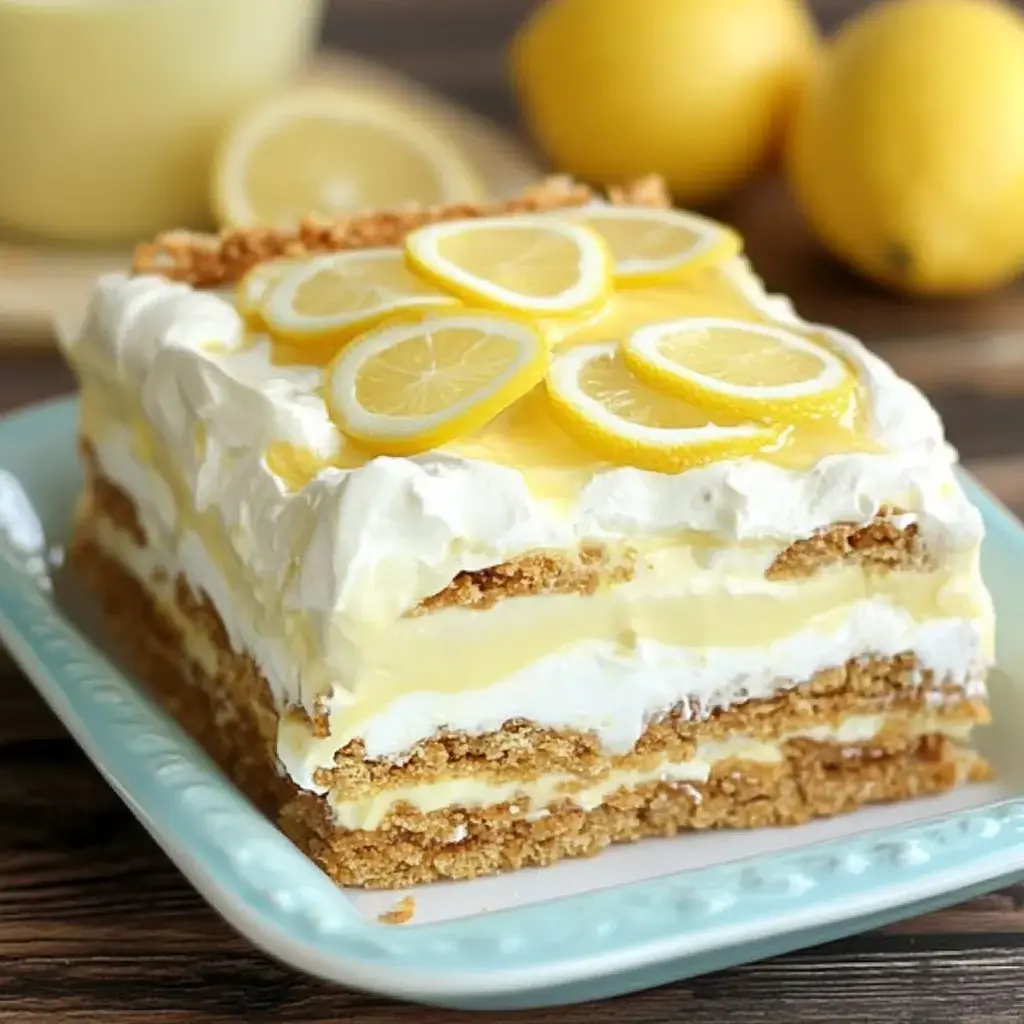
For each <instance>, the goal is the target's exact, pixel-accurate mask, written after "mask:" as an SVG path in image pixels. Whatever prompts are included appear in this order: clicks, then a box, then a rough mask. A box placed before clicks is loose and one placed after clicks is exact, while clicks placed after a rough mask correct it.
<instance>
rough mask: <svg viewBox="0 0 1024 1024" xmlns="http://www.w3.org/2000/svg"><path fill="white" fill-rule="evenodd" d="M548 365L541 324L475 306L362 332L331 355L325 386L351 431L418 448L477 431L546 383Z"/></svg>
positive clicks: (392, 445)
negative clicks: (477, 308)
mask: <svg viewBox="0 0 1024 1024" xmlns="http://www.w3.org/2000/svg"><path fill="white" fill-rule="evenodd" d="M547 364H548V346H547V342H546V340H545V339H544V336H543V335H542V334H541V332H540V331H538V330H537V329H536V328H535V327H534V326H533V325H532V324H530V323H528V322H527V321H526V320H521V319H519V318H516V317H510V316H504V315H502V314H497V313H488V312H476V311H472V312H465V313H456V314H451V315H444V316H433V317H430V318H429V319H427V320H424V321H422V322H420V323H394V324H387V325H385V326H382V327H379V328H378V329H377V330H375V331H371V332H370V333H368V334H364V335H362V336H361V337H359V338H357V339H356V340H355V341H353V342H352V343H351V344H350V345H348V346H347V347H346V348H344V349H342V351H341V352H340V353H339V354H338V355H337V356H336V357H335V359H334V361H333V362H332V363H331V365H330V367H329V368H328V371H327V380H326V388H325V391H326V396H327V403H328V406H329V407H330V410H331V414H332V416H333V417H334V420H335V422H336V423H337V424H338V426H339V427H340V428H341V430H342V431H343V432H344V433H346V434H347V435H348V436H349V437H352V438H354V439H355V440H357V441H359V442H361V443H362V444H364V445H365V446H366V447H368V448H370V449H372V450H373V451H376V452H381V453H384V454H390V455H413V454H415V453H417V452H423V451H427V450H429V449H431V448H437V447H439V446H440V445H442V444H444V443H445V442H447V441H451V440H453V439H454V438H456V437H459V436H460V435H463V434H469V433H472V432H473V431H475V430H478V429H479V428H480V427H482V426H483V425H484V424H485V423H487V422H488V421H489V420H491V419H493V418H494V417H495V416H497V415H498V413H500V412H501V411H502V410H503V409H505V408H507V407H508V406H509V405H511V404H512V403H513V402H514V401H515V400H516V399H517V398H520V397H522V396H523V395H524V394H526V392H527V391H529V390H530V389H531V388H532V387H534V386H535V385H537V384H538V383H539V382H540V381H541V380H542V379H543V378H544V372H545V370H546V369H547Z"/></svg>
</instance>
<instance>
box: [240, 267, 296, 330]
mask: <svg viewBox="0 0 1024 1024" xmlns="http://www.w3.org/2000/svg"><path fill="white" fill-rule="evenodd" d="M294 266H295V261H294V260H267V261H266V262H265V263H257V264H256V266H254V267H253V268H252V269H251V270H250V271H248V273H246V274H245V276H244V277H243V278H242V279H241V281H239V282H238V286H237V288H236V289H235V308H236V309H237V310H238V313H239V315H240V316H241V317H242V319H243V320H244V321H245V322H246V323H247V324H249V325H250V326H251V327H263V326H264V325H263V316H262V313H261V310H262V309H263V303H264V302H265V301H266V298H267V296H268V295H269V294H270V290H271V288H273V287H274V285H276V284H277V282H278V281H280V280H281V278H282V277H283V276H284V275H285V273H287V271H288V270H290V269H291V268H292V267H294Z"/></svg>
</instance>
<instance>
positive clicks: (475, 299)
mask: <svg viewBox="0 0 1024 1024" xmlns="http://www.w3.org/2000/svg"><path fill="white" fill-rule="evenodd" d="M551 225H552V221H551V219H550V218H547V217H544V216H540V215H535V216H527V215H515V216H507V217H487V218H479V219H475V220H469V221H447V222H441V223H439V224H428V225H426V226H425V227H422V228H417V229H416V230H414V231H411V232H409V234H408V235H407V236H406V238H405V255H406V261H407V264H408V266H409V269H410V270H412V271H413V273H415V274H416V275H417V276H418V277H421V278H422V279H423V280H424V281H427V282H428V283H429V284H432V285H433V286H434V287H435V288H440V289H442V290H443V291H446V292H448V293H450V294H452V295H455V296H458V298H460V299H462V300H463V302H465V303H466V304H468V305H473V306H476V307H478V308H483V309H491V310H497V311H500V312H509V313H527V314H531V315H534V316H540V317H548V318H552V319H555V318H559V317H573V316H580V315H586V314H588V313H593V312H596V311H597V310H599V309H600V308H601V307H603V306H604V304H605V303H606V302H607V300H608V296H609V295H610V293H611V289H612V285H613V282H614V275H613V267H614V261H613V259H612V254H611V251H610V250H609V249H608V246H607V245H606V244H605V241H604V239H603V238H601V236H600V235H599V234H598V233H597V232H596V231H592V230H591V229H590V228H586V227H584V226H582V225H578V224H572V225H568V224H563V225H562V227H563V228H566V227H568V228H570V229H571V233H572V234H573V235H574V236H575V238H576V239H577V240H578V247H579V249H580V255H581V264H583V266H582V273H581V279H582V278H584V277H585V276H586V275H587V274H588V273H589V276H590V281H589V282H588V287H587V288H579V293H578V295H577V296H574V297H573V298H572V299H563V300H561V301H555V300H552V299H550V298H541V299H538V298H536V297H530V296H526V295H522V294H521V293H516V292H512V291H509V290H507V289H504V288H501V287H500V286H496V285H492V284H490V283H489V282H488V281H487V280H486V279H485V278H480V277H477V276H476V275H473V274H470V273H468V272H466V271H463V270H462V269H461V268H459V267H458V266H456V265H455V264H453V263H451V262H450V261H449V260H447V259H446V258H445V257H443V256H441V255H440V253H439V252H438V250H437V243H438V242H439V241H440V240H441V239H442V238H444V237H445V236H447V235H452V234H455V233H457V232H458V231H482V230H486V229H487V228H488V227H509V228H514V229H516V230H528V229H531V228H532V229H534V230H551V229H552V228H551ZM563 233H564V232H563ZM563 294H564V293H563Z"/></svg>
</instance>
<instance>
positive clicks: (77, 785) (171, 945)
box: [0, 0, 1024, 1024]
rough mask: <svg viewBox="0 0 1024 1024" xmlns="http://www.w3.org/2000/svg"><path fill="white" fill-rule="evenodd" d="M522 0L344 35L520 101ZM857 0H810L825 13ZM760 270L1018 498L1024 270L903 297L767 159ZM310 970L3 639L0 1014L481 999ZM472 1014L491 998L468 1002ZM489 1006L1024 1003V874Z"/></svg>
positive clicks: (16, 395)
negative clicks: (1008, 281)
mask: <svg viewBox="0 0 1024 1024" xmlns="http://www.w3.org/2000/svg"><path fill="white" fill-rule="evenodd" d="M530 6H531V3H530V0H345V2H343V3H342V2H339V3H337V4H335V6H334V8H333V10H332V12H331V15H330V18H329V21H328V26H327V32H328V35H329V38H330V40H331V41H332V42H337V43H342V44H344V45H346V46H349V47H352V48H354V49H357V50H360V51H362V52H365V53H367V54H369V55H372V56H375V57H378V58H383V59H386V60H388V61H389V62H390V63H392V64H393V65H394V66H395V67H398V68H400V69H402V70H404V71H407V72H412V73H415V74H418V75H419V76H420V77H421V78H422V79H424V80H425V81H427V82H429V84H431V85H432V86H434V87H435V88H439V89H442V90H444V91H446V92H448V93H449V94H450V95H452V96H454V97H456V98H458V99H460V100H461V101H463V102H466V103H469V104H470V105H471V106H473V107H475V108H476V109H477V110H479V111H481V112H483V113H485V114H487V115H489V116H491V117H495V118H497V119H504V120H506V121H507V122H511V116H512V108H511V104H510V102H509V100H508V97H507V93H506V91H505V85H504V81H503V76H502V50H503V47H504V44H505V41H506V40H507V38H508V36H509V34H510V33H511V31H512V30H513V29H514V27H515V25H516V24H517V23H518V21H519V19H520V18H521V17H522V15H523V13H524V12H525V11H526V10H527V9H528V8H529V7H530ZM854 6H856V4H854V3H851V2H848V0H847V2H838V0H833V2H823V3H821V4H819V10H820V11H821V13H822V15H823V18H825V19H830V20H834V19H836V18H838V17H839V16H840V15H841V14H842V13H843V12H845V11H847V10H849V9H850V8H852V7H854ZM725 212H726V213H727V214H728V215H729V216H730V217H731V218H732V219H734V220H735V221H736V222H737V223H738V224H739V226H740V227H741V229H743V230H744V232H745V233H746V235H747V238H748V243H749V249H750V251H751V253H752V254H753V256H754V259H755V261H756V263H757V265H758V266H759V269H760V270H761V271H762V272H763V274H764V276H765V277H766V279H767V281H768V283H769V285H770V286H772V287H775V288H780V289H783V290H786V291H787V292H789V293H790V294H791V295H793V296H794V297H795V299H796V301H797V304H798V306H799V307H800V308H801V310H802V311H803V312H804V313H805V314H806V315H808V316H812V317H815V318H818V319H821V320H827V321H829V322H832V323H836V324H838V325H840V326H842V327H845V328H847V329H850V330H852V331H855V332H857V333H860V334H862V335H863V336H864V337H866V338H867V339H868V341H869V342H870V343H871V345H872V346H873V347H874V348H875V349H876V351H879V352H880V353H882V354H883V355H884V356H885V357H886V358H888V359H890V360H891V361H892V362H893V364H894V365H895V366H896V367H897V369H898V370H899V371H900V372H901V373H904V374H905V375H906V376H908V377H910V378H911V379H913V380H915V381H917V382H918V383H919V384H920V385H921V386H922V388H923V389H924V390H925V391H926V392H927V393H928V394H929V396H930V397H931V398H932V399H933V401H934V402H935V404H936V406H937V407H938V409H939V411H940V412H941V413H942V415H943V416H944V417H945V419H946V422H947V425H948V429H949V434H950V437H951V439H952V440H953V442H954V443H955V444H957V445H958V447H959V448H960V449H961V452H962V454H963V456H964V458H965V460H966V461H967V462H968V464H969V465H970V466H971V467H972V468H973V469H974V470H975V471H976V472H977V473H978V475H979V476H980V477H981V478H982V480H983V481H985V482H986V483H987V484H988V485H989V486H990V487H991V488H992V489H993V490H994V491H995V492H996V493H997V494H998V495H999V496H1001V497H1002V498H1003V499H1004V500H1005V501H1007V502H1008V503H1009V504H1010V505H1011V507H1013V508H1014V509H1015V510H1016V511H1017V512H1018V513H1019V514H1024V289H1022V288H1021V287H1015V288H1010V289H1008V290H1007V291H1005V292H1004V293H1002V294H998V295H993V296H987V297H985V298H984V299H979V300H974V301H971V302H957V303H919V302H911V301H905V300H898V299H895V298H892V297H891V296H887V295H885V294H883V293H881V292H879V291H876V290H874V289H872V288H869V287H867V286H865V285H863V284H861V283H859V282H857V281H856V280H854V279H853V278H852V277H850V276H849V275H847V274H845V273H844V272H842V271H841V270H839V269H838V268H836V267H835V266H834V265H833V264H831V263H830V262H828V261H827V260H826V259H824V258H823V257H822V256H821V254H820V253H819V252H818V250H817V249H816V248H815V247H814V246H813V244H812V243H811V242H810V241H809V240H808V239H807V237H806V235H805V234H804V233H803V232H802V231H801V230H800V228H799V225H798V223H797V221H796V220H795V218H794V217H793V213H792V209H791V207H790V205H789V201H788V199H787V197H786V195H785V192H784V190H783V189H782V188H781V186H780V185H779V184H778V182H777V181H775V180H773V179H770V178H769V179H766V180H765V181H764V182H763V183H761V184H759V185H757V186H756V187H754V188H752V189H750V190H749V191H748V192H747V193H746V194H745V195H744V196H742V197H738V198H737V199H736V200H735V201H734V202H733V203H731V204H730V206H729V209H728V210H727V211H725ZM71 387H72V381H71V378H70V376H69V375H68V373H67V372H66V370H65V369H64V368H63V367H62V365H61V363H60V360H59V358H58V357H57V356H56V355H55V354H54V353H52V352H47V351H34V352H33V351H11V352H8V353H6V354H4V355H0V409H10V408H13V407H16V406H19V405H22V404H25V403H28V402H31V401H33V400H35V399H37V398H40V397H43V396H45V395H51V394H57V393H61V392H65V391H68V390H70V388H71ZM472 1019H473V1017H471V1016H470V1015H467V1014H459V1013H452V1012H445V1011H432V1010H424V1009H421V1008H416V1007H409V1006H403V1005H400V1004H397V1003H393V1002H391V1001H389V1000H386V999H382V998H377V997H372V996H364V995H360V994H356V993H351V992H347V991H344V990H342V989H338V988H335V987H332V986H328V985H326V984H322V983H320V982H316V981H313V980H310V979H307V978H305V977H302V976H300V975H298V974H296V973H295V972H293V971H291V970H289V969H287V968H284V967H281V966H280V965H278V964H276V963H274V962H272V961H270V960H269V959H267V958H266V957H264V956H263V955H262V954H260V953H258V952H256V951H255V950H253V949H252V948H251V947H250V946H249V945H248V944H247V943H246V942H245V941H244V940H242V939H240V938H238V937H237V936H236V935H234V934H233V933H232V932H231V930H230V929H229V928H228V927H227V925H225V924H224V923H223V922H221V921H220V919H219V918H218V917H217V916H216V915H215V914H214V913H213V912H212V911H211V910H209V909H208V908H207V907H206V906H205V905H204V904H203V902H202V901H201V900H200V899H199V897H198V896H196V895H195V893H194V892H193V891H192V890H191V889H190V888H189V886H188V885H187V884H186V883H185V882H184V881H183V880H182V878H181V877H180V876H179V875H178V873H177V872H176V871H175V869H174V868H173V867H171V865H170V864H169V863H168V861H167V860H166V859H165V858H164V857H163V855H162V854H161V853H160V852H159V850H158V849H157V848H156V846H155V845H154V844H153V842H152V841H151V840H150V839H149V838H148V837H147V835H146V833H145V832H144V830H143V829H142V827H141V826H140V825H139V824H138V823H137V822H136V821H135V820H134V819H133V818H132V816H131V815H130V814H129V813H128V812H127V811H126V810H125V808H124V807H123V806H122V804H121V803H120V801H119V800H118V798H117V797H116V796H115V795H114V793H113V792H112V791H111V790H110V789H109V787H108V786H107V785H106V784H105V783H104V782H103V780H102V779H101V778H100V777H99V775H98V774H97V773H96V772H95V770H94V769H93V768H92V767H91V766H90V765H89V763H88V762H87V760H86V759H85V758H84V756H83V755H82V754H81V753H80V752H79V750H78V749H77V747H76V746H75V744H74V743H73V742H72V741H71V739H70V738H69V737H68V736H67V734H66V733H65V731H64V730H63V728H62V727H61V726H60V725H59V723H58V722H57V721H56V719H55V718H54V717H53V715H51V714H50V712H49V711H48V710H47V709H46V708H45V707H44V706H43V704H42V702H41V701H40V700H39V698H38V697H36V696H35V694H34V692H33V691H32V690H31V688H30V686H29V685H28V683H27V682H26V681H25V680H24V679H23V677H22V676H21V674H20V673H19V672H18V671H17V670H16V668H15V667H14V666H13V665H12V664H11V663H10V662H9V661H8V660H6V659H5V658H4V656H3V655H2V654H0V1021H2V1022H4V1024H50V1022H64V1021H67V1022H90V1024H91V1022H105V1021H112V1022H121V1024H177V1022H199V1024H207V1022H209V1024H212V1022H235V1024H258V1022H270V1021H305V1022H328V1021H331V1022H333V1021H348V1020H351V1021H375V1022H398V1021H417V1022H425V1024H434V1022H438V1024H441V1022H445V1024H454V1022H457V1021H469V1020H472ZM478 1019H479V1018H478ZM483 1019H487V1020H490V1021H494V1022H501V1021H513V1020H530V1021H536V1022H539V1024H543V1022H555V1021H558V1022H559V1024H576V1022H588V1024H596V1022H600V1021H608V1022H611V1021H616V1022H619V1021H621V1022H623V1024H641V1022H643V1024H648V1022H651V1024H653V1022H662V1021H664V1022H667V1021H684V1020H685V1021H687V1022H688V1024H733V1022H736V1024H746V1022H749V1024H765V1022H769V1021H771V1022H808V1024H811V1022H847V1021H859V1022H875V1021H885V1022H888V1024H923V1022H954V1021H963V1022H971V1024H1024V886H1016V887H1013V888H1011V889H1007V890H1004V891H1002V892H998V893H994V894H992V895H989V896H986V897H983V898H980V899H976V900H973V901H972V902H970V903H967V904H964V905H961V906H958V907H953V908H951V909H949V910H945V911H942V912H939V913H936V914H932V915H929V916H927V917H923V918H918V919H915V920H911V921H907V922H904V923H902V924H900V925H896V926H893V927H890V928H888V929H885V930H883V931H880V932H872V933H868V934H865V935H862V936H858V937H856V938H851V939H847V940H844V941H842V942H837V943H833V944H831V945H829V946H824V947H821V948H818V949H813V950H808V951H805V952H802V953H798V954H792V955H789V956H783V957H778V958H775V959H772V960H768V961H765V962H762V963H758V964H751V965H749V966H746V967H742V968H737V969H735V970H731V971H727V972H724V973H721V974H717V975H712V976H708V977H705V978H699V979H695V980H693V981H687V982H680V983H678V984H675V985H671V986H667V987H665V988H662V989H657V990H654V991H651V992H646V993H642V994H638V995H634V996H628V997H623V998H621V999H618V1000H612V1001H606V1002H602V1003H598V1004H594V1005H590V1006H584V1007H576V1008H566V1009H559V1010H555V1011H550V1012H546V1013H545V1012H534V1013H529V1014H525V1015H512V1014H508V1015H506V1014H494V1015H490V1016H489V1017H485V1018H483Z"/></svg>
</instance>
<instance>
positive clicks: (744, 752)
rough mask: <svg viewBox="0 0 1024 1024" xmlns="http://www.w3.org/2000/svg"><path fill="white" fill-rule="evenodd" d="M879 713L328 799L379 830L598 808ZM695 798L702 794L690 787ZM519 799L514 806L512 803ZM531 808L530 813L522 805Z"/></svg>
mask: <svg viewBox="0 0 1024 1024" xmlns="http://www.w3.org/2000/svg"><path fill="white" fill-rule="evenodd" d="M886 724H887V719H886V717H885V716H884V715H851V716H849V717H848V718H846V719H844V720H843V722H842V723H841V724H840V725H839V726H828V725H818V726H810V727H808V728H806V729H796V730H793V731H792V732H790V733H787V734H786V735H785V736H783V737H782V738H781V739H779V740H775V741H772V742H765V741H764V740H757V739H754V738H753V737H750V736H733V737H731V738H730V739H728V740H719V741H714V740H710V741H707V742H704V743H700V744H698V747H697V752H696V755H695V756H694V757H692V758H690V759H689V760H687V761H670V760H662V761H660V762H659V763H657V764H655V765H654V766H653V767H651V768H648V769H645V770H636V769H618V770H614V769H613V770H612V771H609V772H606V773H605V774H604V775H602V776H600V777H599V778H597V779H596V780H595V779H589V780H588V779H580V778H579V777H577V776H573V775H569V774H565V773H552V774H549V775H545V776H542V777H541V778H539V779H533V780H531V781H527V782H524V781H520V780H514V779H513V780H510V781H507V782H495V781H492V780H489V779H486V778H480V777H468V778H453V779H450V780H446V781H444V782H430V783H420V784H419V785H412V786H400V787H396V788H391V789H385V790H381V791H380V792H378V793H376V794H374V795H373V796H369V797H365V798H363V799H358V800H351V799H346V798H345V797H344V795H343V794H341V793H338V792H334V791H332V792H330V793H328V797H327V799H328V803H329V804H330V807H331V811H332V813H333V815H334V820H335V822H336V823H337V824H338V825H339V826H340V827H341V828H346V829H364V830H372V829H377V828H380V827H381V825H382V824H384V822H385V820H386V819H387V817H388V815H389V813H390V812H391V811H392V810H394V809H395V808H396V807H398V806H399V805H406V806H408V807H410V808H412V809H413V810H415V811H418V812H420V813H421V814H430V813H432V812H435V811H441V810H445V809H446V808H449V807H460V808H480V807H494V806H497V805H500V804H511V805H512V813H514V814H515V813H528V814H529V815H532V816H537V815H543V814H544V813H545V811H546V809H547V808H548V807H549V806H551V805H552V804H555V803H559V802H562V801H568V802H569V803H572V804H574V805H575V806H577V807H579V808H581V809H582V810H584V811H590V810H593V809H594V808H595V807H599V806H600V805H601V804H602V803H604V801H605V800H606V799H607V798H608V797H609V796H610V795H611V794H612V793H614V792H616V790H620V789H623V788H630V789H632V788H635V787H637V786H643V785H645V784H647V783H651V782H664V783H670V784H674V785H686V784H687V783H690V784H692V783H703V782H707V780H708V779H709V778H710V776H711V772H712V771H713V770H714V769H715V768H716V767H717V766H718V765H722V764H724V763H725V762H727V761H746V762H750V761H753V762H756V763H758V764H780V763H781V762H782V761H783V760H784V759H785V753H784V747H785V744H786V743H788V742H789V741H791V740H799V739H806V740H812V741H814V742H816V743H834V744H838V745H842V746H844V747H850V748H854V749H857V748H860V747H869V746H870V745H871V742H872V741H873V740H874V739H875V738H876V737H878V736H879V735H880V734H881V733H882V731H883V729H885V727H886ZM970 729H971V723H963V722H944V721H943V720H942V719H941V717H939V716H938V715H935V714H934V713H925V714H922V715H919V716H917V717H916V718H915V719H914V720H913V721H912V722H910V723H909V728H908V730H907V732H908V733H909V736H910V737H911V738H913V737H917V736H924V735H933V736H934V735H942V736H949V737H950V738H952V739H955V740H961V741H962V740H965V739H966V738H967V736H968V734H969V733H970ZM692 794H693V796H694V798H695V799H698V800H699V799H700V797H699V794H698V793H696V791H695V790H693V791H692ZM517 802H518V803H517ZM527 808H528V810H527Z"/></svg>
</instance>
